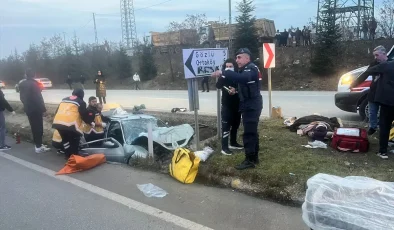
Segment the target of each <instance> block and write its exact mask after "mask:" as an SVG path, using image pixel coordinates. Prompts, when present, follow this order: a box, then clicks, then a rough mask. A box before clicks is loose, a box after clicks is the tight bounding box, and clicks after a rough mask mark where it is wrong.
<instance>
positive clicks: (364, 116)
mask: <svg viewBox="0 0 394 230" xmlns="http://www.w3.org/2000/svg"><path fill="white" fill-rule="evenodd" d="M358 114H359V115H360V117H361V120H363V121H364V120H366V121H368V119H369V107H368V99H367V98H365V99H364V101H363V102H361V104H360V106H359V107H358Z"/></svg>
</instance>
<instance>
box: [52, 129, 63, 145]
mask: <svg viewBox="0 0 394 230" xmlns="http://www.w3.org/2000/svg"><path fill="white" fill-rule="evenodd" d="M52 141H53V142H56V143H62V137H61V136H60V133H59V131H57V130H56V129H55V131H54V132H53V136H52Z"/></svg>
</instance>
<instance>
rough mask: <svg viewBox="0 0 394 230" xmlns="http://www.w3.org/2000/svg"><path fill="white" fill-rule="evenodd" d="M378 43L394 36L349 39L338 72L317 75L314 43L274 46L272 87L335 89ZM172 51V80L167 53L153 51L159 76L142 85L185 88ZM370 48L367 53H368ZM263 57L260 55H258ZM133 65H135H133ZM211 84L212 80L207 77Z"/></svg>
mask: <svg viewBox="0 0 394 230" xmlns="http://www.w3.org/2000/svg"><path fill="white" fill-rule="evenodd" d="M378 45H383V46H385V47H386V49H388V50H390V48H391V46H392V45H394V40H386V39H380V40H375V41H374V42H372V41H353V42H352V41H350V42H346V43H345V44H344V47H345V50H344V53H345V54H344V59H343V61H342V65H341V66H340V67H339V69H340V71H339V72H338V73H334V72H333V73H332V74H331V75H328V76H324V77H319V76H316V75H313V74H312V73H311V72H310V71H309V68H310V65H309V62H310V59H311V56H312V52H313V47H312V46H311V47H279V48H278V47H277V48H276V55H277V56H276V66H277V67H276V68H275V69H273V71H272V87H273V89H274V90H327V91H331V90H336V88H337V84H338V80H339V78H340V76H341V75H342V74H344V73H346V72H348V71H350V70H353V69H355V68H358V67H361V66H365V65H368V64H369V62H371V60H372V59H373V56H372V50H373V48H374V47H376V46H378ZM174 50H176V51H173V52H174V54H172V55H171V61H172V63H173V72H174V73H175V74H174V75H175V78H174V81H172V80H171V74H170V68H169V55H168V54H167V53H164V54H160V53H159V52H155V60H156V63H157V66H158V70H159V71H158V76H157V78H156V79H154V80H153V81H148V82H144V83H143V84H142V87H143V89H163V90H164V89H165V90H171V89H174V90H180V89H187V84H186V81H185V80H184V79H183V75H182V73H183V66H182V54H181V49H174ZM368 52H369V53H368ZM260 59H261V60H262V56H261V58H260ZM134 69H135V68H134ZM263 76H264V79H263V88H264V89H266V88H267V77H266V73H264V71H263ZM210 85H212V87H214V80H213V79H211V80H210Z"/></svg>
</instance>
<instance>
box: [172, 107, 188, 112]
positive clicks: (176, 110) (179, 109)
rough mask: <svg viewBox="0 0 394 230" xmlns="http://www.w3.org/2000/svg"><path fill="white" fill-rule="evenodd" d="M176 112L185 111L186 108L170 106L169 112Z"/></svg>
mask: <svg viewBox="0 0 394 230" xmlns="http://www.w3.org/2000/svg"><path fill="white" fill-rule="evenodd" d="M176 112H187V109H186V108H172V109H171V113H176Z"/></svg>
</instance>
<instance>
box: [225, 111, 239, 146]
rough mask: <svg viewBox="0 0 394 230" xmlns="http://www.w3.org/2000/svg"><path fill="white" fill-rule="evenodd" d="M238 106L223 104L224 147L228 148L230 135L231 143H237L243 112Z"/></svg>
mask: <svg viewBox="0 0 394 230" xmlns="http://www.w3.org/2000/svg"><path fill="white" fill-rule="evenodd" d="M238 109H239V108H237V107H234V108H232V107H229V106H223V105H222V149H223V150H228V137H229V136H230V144H235V143H237V132H238V128H239V125H240V123H241V113H240V112H239V111H238Z"/></svg>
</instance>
